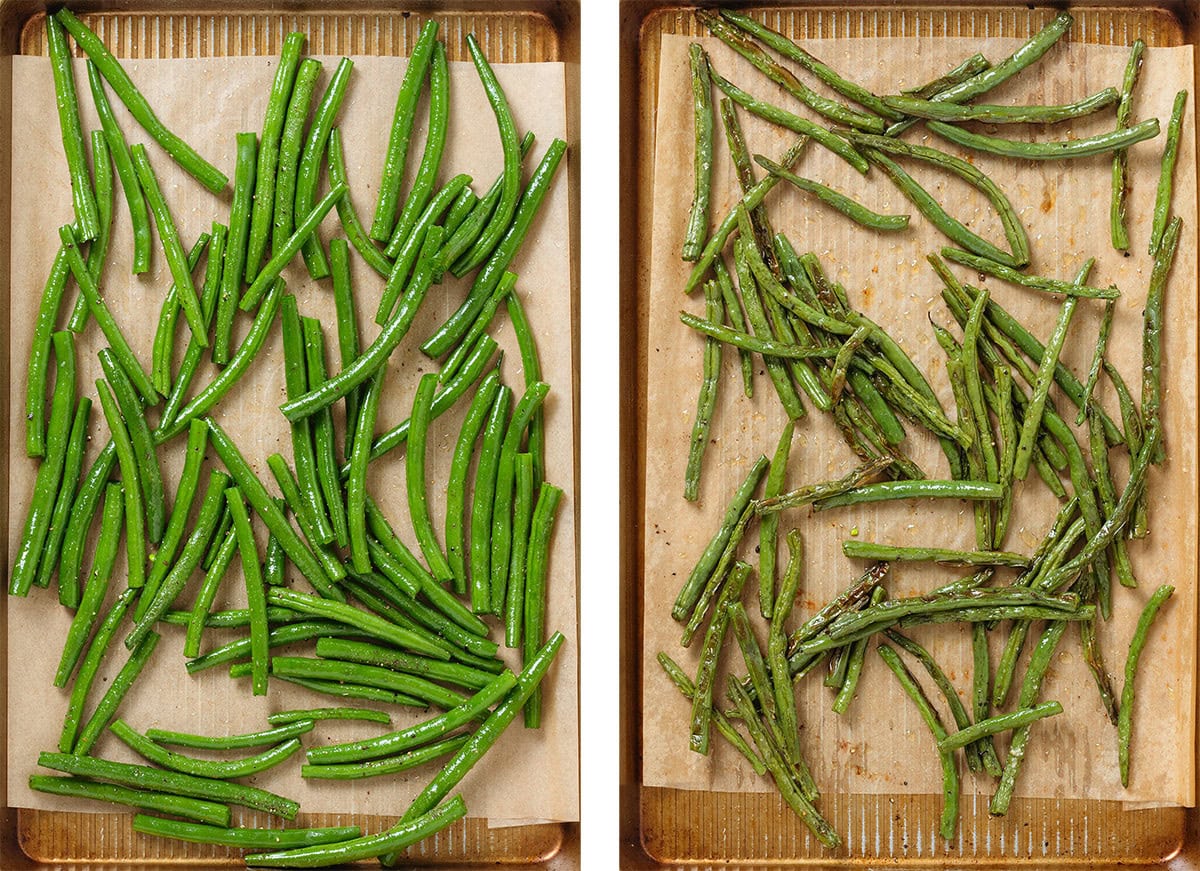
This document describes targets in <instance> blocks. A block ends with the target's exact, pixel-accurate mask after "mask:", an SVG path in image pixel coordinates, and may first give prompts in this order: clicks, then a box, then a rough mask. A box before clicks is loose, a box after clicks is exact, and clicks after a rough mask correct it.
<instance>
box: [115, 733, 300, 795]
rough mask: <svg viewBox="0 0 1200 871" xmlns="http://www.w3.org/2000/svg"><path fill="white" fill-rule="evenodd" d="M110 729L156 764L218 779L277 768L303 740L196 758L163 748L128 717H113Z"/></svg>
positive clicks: (130, 746) (173, 769) (247, 775)
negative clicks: (232, 755) (131, 724)
mask: <svg viewBox="0 0 1200 871" xmlns="http://www.w3.org/2000/svg"><path fill="white" fill-rule="evenodd" d="M108 728H109V731H111V732H112V733H113V734H114V735H116V736H117V737H118V738H120V739H121V740H122V741H123V742H124V743H125V744H126V745H127V746H128V747H129V748H130V749H131V750H133V752H135V753H137V754H138V755H139V756H141V757H143V758H144V759H147V760H149V761H150V762H153V763H155V764H156V765H161V766H162V767H163V768H170V769H171V770H172V771H178V772H180V773H182V774H191V775H193V776H195V777H211V778H213V779H216V780H230V779H232V778H235V777H249V776H250V775H252V774H260V773H262V772H263V771H266V770H268V769H270V768H273V767H275V766H276V765H278V764H279V763H281V762H283V761H284V760H285V759H287V758H288V757H289V756H291V755H292V754H293V753H295V752H296V751H297V750H299V749H300V739H299V738H290V739H288V740H287V741H283V742H281V743H279V744H276V745H275V746H274V747H272V748H270V749H269V750H264V751H263V752H261V753H256V754H254V755H253V756H247V757H244V758H242V759H228V760H224V759H223V760H220V761H216V760H212V759H195V758H193V757H191V756H184V755H183V754H182V753H175V752H173V751H171V750H166V749H164V748H162V747H160V746H159V745H158V744H156V743H155V742H154V741H151V740H150V739H149V738H147V737H146V736H145V735H142V734H140V733H138V732H135V731H134V730H133V729H131V728H130V727H129V725H128V724H127V723H126V722H125V721H124V720H120V719H117V720H113V722H112V723H111V724H110V725H109V727H108Z"/></svg>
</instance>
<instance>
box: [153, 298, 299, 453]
mask: <svg viewBox="0 0 1200 871" xmlns="http://www.w3.org/2000/svg"><path fill="white" fill-rule="evenodd" d="M284 290H285V287H284V284H283V279H282V278H280V279H277V280H276V282H275V285H274V287H272V288H271V290H270V292H269V293H268V294H267V296H266V298H265V299H264V300H263V303H262V305H261V306H260V307H259V309H258V311H257V312H255V314H254V321H253V323H251V324H250V330H249V332H248V333H246V338H245V341H243V342H242V344H241V345H239V346H238V349H237V351H236V352H235V353H234V355H233V357H232V358H230V360H229V363H228V364H226V366H225V368H223V369H222V370H221V371H220V372H219V373H218V374H217V375H216V377H214V378H213V380H212V381H210V382H208V384H207V385H205V387H204V389H203V390H201V391H200V392H199V393H197V394H196V395H195V396H194V397H193V398H192V400H191V401H190V402H189V403H188V404H187V405H185V406H184V407H183V408H182V409H181V410H180V411H179V413H178V414H177V415H175V417H174V418H173V419H172V420H171V422H170V424H168V425H167V427H166V428H165V429H164V428H163V427H162V426H161V425H160V426H159V428H158V429H157V430H155V432H154V439H155V441H156V442H158V443H160V444H161V443H162V442H165V441H167V440H169V439H171V438H173V437H174V436H176V435H178V434H179V433H181V432H183V428H184V427H186V426H188V425H190V424H191V422H192V421H193V420H196V419H197V418H200V417H203V416H204V415H206V414H207V413H208V412H209V411H211V410H212V409H213V407H214V406H215V405H216V404H217V403H218V402H220V401H221V400H222V399H223V398H224V396H225V394H226V393H228V392H229V390H230V388H232V387H233V385H234V384H235V383H236V382H237V380H238V379H239V378H241V377H242V375H244V374H245V372H246V370H247V369H249V368H250V363H251V362H253V360H254V358H255V357H256V356H257V355H258V352H259V351H260V350H261V349H262V346H263V344H264V343H265V342H266V340H267V335H268V334H269V333H270V332H271V326H272V324H274V322H275V314H276V312H277V311H278V310H279V306H280V298H281V297H286V296H287V294H285V293H284Z"/></svg>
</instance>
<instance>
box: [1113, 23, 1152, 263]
mask: <svg viewBox="0 0 1200 871" xmlns="http://www.w3.org/2000/svg"><path fill="white" fill-rule="evenodd" d="M1145 50H1146V43H1144V42H1142V40H1140V39H1135V40H1134V41H1133V45H1132V46H1130V48H1129V61H1128V62H1127V63H1126V65H1125V76H1124V78H1123V79H1122V83H1121V96H1120V102H1119V103H1118V104H1117V129H1118V130H1123V129H1125V128H1126V127H1128V126H1129V119H1130V118H1131V117H1132V115H1133V89H1134V87H1135V86H1136V85H1137V80H1138V74H1139V73H1141V71H1142V54H1143V53H1144V52H1145ZM1128 172H1129V152H1128V150H1126V149H1124V148H1120V149H1117V150H1116V151H1114V152H1113V166H1112V206H1111V207H1110V208H1109V224H1110V232H1111V234H1112V244H1113V247H1114V248H1116V249H1117V250H1118V251H1128V250H1129V231H1128V230H1127V229H1126V228H1125V198H1126V197H1127V196H1128V194H1129V181H1128V179H1127V174H1128Z"/></svg>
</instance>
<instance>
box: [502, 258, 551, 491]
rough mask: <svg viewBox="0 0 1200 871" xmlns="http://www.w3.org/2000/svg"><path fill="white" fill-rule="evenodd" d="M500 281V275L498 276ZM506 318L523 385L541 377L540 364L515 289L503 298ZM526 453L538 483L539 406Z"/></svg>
mask: <svg viewBox="0 0 1200 871" xmlns="http://www.w3.org/2000/svg"><path fill="white" fill-rule="evenodd" d="M501 282H502V283H503V278H501ZM507 303H508V304H507V308H508V320H509V322H510V323H511V324H512V328H513V334H514V335H515V336H516V337H517V347H518V348H519V349H520V351H521V375H522V376H523V377H524V379H525V386H526V388H528V387H529V385H531V384H533V383H534V382H535V381H541V380H542V364H541V361H540V360H539V359H538V350H537V344H536V342H535V341H534V337H533V329H532V327H531V326H530V324H529V318H528V317H527V316H526V314H525V306H524V305H522V304H521V297H520V295H519V294H517V293H516V292H515V291H514V292H513V293H510V294H509V295H508V297H507ZM528 448H529V453H531V454H532V455H533V482H534V484H535V485H537V484H540V483H541V482H542V481H543V480H545V478H546V414H545V411H544V410H543V409H541V408H539V409H538V410H537V412H536V413H535V414H534V415H533V420H531V421H530V422H529V445H528Z"/></svg>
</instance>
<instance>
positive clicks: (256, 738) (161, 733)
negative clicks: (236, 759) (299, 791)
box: [146, 720, 316, 750]
mask: <svg viewBox="0 0 1200 871" xmlns="http://www.w3.org/2000/svg"><path fill="white" fill-rule="evenodd" d="M314 725H316V724H315V723H314V722H313V721H312V720H298V721H296V722H293V723H287V724H284V725H281V726H279V727H277V728H274V729H264V730H262V731H260V732H247V733H245V734H242V735H196V734H193V733H191V732H175V731H172V730H170V729H147V730H146V737H147V738H149V739H150V740H151V741H156V742H158V743H159V744H167V745H170V746H173V747H194V748H197V749H200V750H237V749H239V748H242V747H265V746H267V745H268V744H277V743H279V742H280V741H286V740H287V739H288V738H298V737H300V736H301V735H303V734H305V733H307V732H311V731H312V730H313V726H314Z"/></svg>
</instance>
